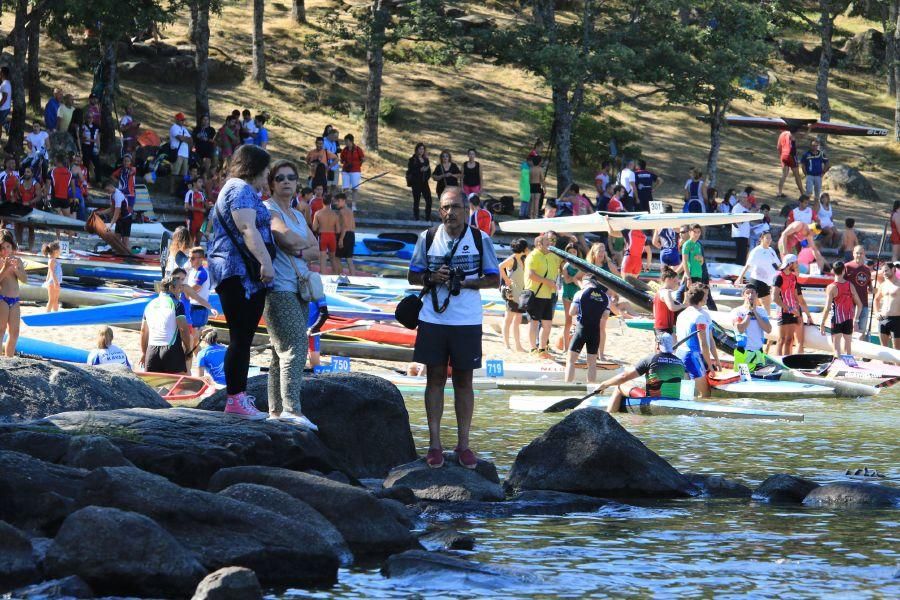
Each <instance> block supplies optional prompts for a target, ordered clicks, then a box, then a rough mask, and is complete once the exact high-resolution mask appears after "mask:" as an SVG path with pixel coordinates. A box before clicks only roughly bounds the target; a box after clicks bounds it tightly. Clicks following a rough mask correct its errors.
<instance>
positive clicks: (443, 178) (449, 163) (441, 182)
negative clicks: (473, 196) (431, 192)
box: [431, 150, 462, 200]
mask: <svg viewBox="0 0 900 600" xmlns="http://www.w3.org/2000/svg"><path fill="white" fill-rule="evenodd" d="M460 175H462V171H460V170H459V167H458V166H456V163H454V162H453V157H452V156H450V151H449V150H441V162H440V163H439V164H438V166H436V167H435V168H434V172H433V173H432V174H431V177H432V179H434V180H435V181H437V188H436V191H437V196H438V199H439V200H440V197H441V194H443V193H444V189H445V188H448V187H459V179H460V177H459V176H460Z"/></svg>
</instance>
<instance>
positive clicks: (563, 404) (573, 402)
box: [544, 394, 593, 413]
mask: <svg viewBox="0 0 900 600" xmlns="http://www.w3.org/2000/svg"><path fill="white" fill-rule="evenodd" d="M591 396H593V394H588V395H587V396H584V397H583V398H563V399H562V400H560V401H559V402H557V403H555V404H551V405H550V406H548V407H547V408H545V409H544V412H545V413H558V412H563V411H566V410H572V409H574V408H576V407H577V406H578V405H579V404H581V403H582V402H584V401H585V400H587V399H588V398H590V397H591Z"/></svg>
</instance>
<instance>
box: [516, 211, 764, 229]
mask: <svg viewBox="0 0 900 600" xmlns="http://www.w3.org/2000/svg"><path fill="white" fill-rule="evenodd" d="M762 218H763V215H762V214H760V213H743V214H738V215H732V214H720V213H662V214H652V213H631V214H625V215H622V216H618V215H616V214H615V213H613V214H600V213H591V214H587V215H579V216H576V217H553V218H550V219H531V220H521V221H504V222H501V223H500V229H501V230H503V231H505V232H508V233H543V232H545V231H549V230H553V231H560V232H565V233H594V232H603V231H606V232H609V231H622V230H624V229H661V228H664V227H680V226H681V225H685V224H688V223H699V224H700V225H702V226H704V227H708V226H710V225H732V224H735V223H747V222H751V221H759V220H762Z"/></svg>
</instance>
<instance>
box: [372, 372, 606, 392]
mask: <svg viewBox="0 0 900 600" xmlns="http://www.w3.org/2000/svg"><path fill="white" fill-rule="evenodd" d="M383 377H385V378H386V379H387V380H388V381H390V382H391V383H393V384H394V385H395V386H397V388H398V389H400V390H401V391H418V390H424V389H425V384H426V382H427V380H426V378H425V377H421V376H411V375H388V376H383ZM594 385H595V384H585V383H563V382H562V381H535V380H533V379H506V378H498V377H473V378H472V388H473V389H476V390H480V391H484V390H521V391H530V392H546V391H549V392H557V391H558V392H571V393H573V394H577V395H582V396H583V395H584V394H586V393H587V392H588V391H589V390H588V388H589V387H591V388H592V387H594ZM452 387H453V382H452V381H451V380H450V379H449V378H448V379H447V385H446V388H447V389H450V388H452Z"/></svg>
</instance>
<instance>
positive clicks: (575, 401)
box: [544, 330, 700, 413]
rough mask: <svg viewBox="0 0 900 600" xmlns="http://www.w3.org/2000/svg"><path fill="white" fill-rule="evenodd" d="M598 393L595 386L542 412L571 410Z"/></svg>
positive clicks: (680, 341)
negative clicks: (579, 396)
mask: <svg viewBox="0 0 900 600" xmlns="http://www.w3.org/2000/svg"><path fill="white" fill-rule="evenodd" d="M698 333H700V331H699V330H698V331H695V332H694V333H692V334H690V335H689V336H687V337H686V338H684V339H683V340H679V341H678V343H677V344H675V346H674V347H673V348H672V351H673V352H674V351H675V349H676V348H678V346H680V345H682V344H683V343H685V342H686V341H688V340H689V339H691V338H692V337H694V336H695V335H697V334H698ZM599 393H600V388H597V389H596V390H594V391H592V392H590V393H588V394H587V395H585V396H582V397H581V398H563V399H562V400H560V401H559V402H555V403H553V404H551V405H550V406H548V407H547V408H545V409H544V412H545V413H557V412H562V411H564V410H572V409H573V408H576V407H578V406H579V405H580V404H581V403H582V402H584V401H585V400H587V399H588V398H593V397H594V396H596V395H597V394H599Z"/></svg>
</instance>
